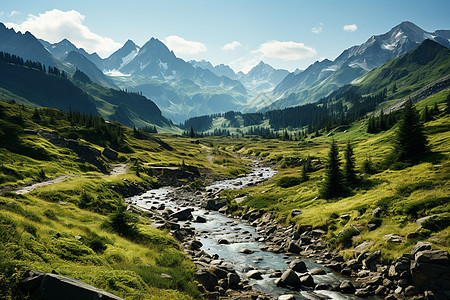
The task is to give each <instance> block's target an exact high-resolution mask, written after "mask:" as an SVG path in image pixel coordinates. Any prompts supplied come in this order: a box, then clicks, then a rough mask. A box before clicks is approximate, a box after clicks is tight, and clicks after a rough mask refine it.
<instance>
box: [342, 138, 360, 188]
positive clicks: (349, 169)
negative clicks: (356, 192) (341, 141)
mask: <svg viewBox="0 0 450 300" xmlns="http://www.w3.org/2000/svg"><path fill="white" fill-rule="evenodd" d="M344 158H345V165H344V178H345V182H346V183H347V184H348V185H350V186H351V185H354V184H356V182H357V178H356V171H355V156H354V153H353V148H352V145H351V144H350V140H349V141H348V142H347V147H346V148H345V152H344Z"/></svg>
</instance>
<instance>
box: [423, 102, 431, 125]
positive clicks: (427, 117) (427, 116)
mask: <svg viewBox="0 0 450 300" xmlns="http://www.w3.org/2000/svg"><path fill="white" fill-rule="evenodd" d="M422 119H423V121H424V122H428V121H429V120H430V112H429V111H428V105H425V108H424V109H423V115H422Z"/></svg>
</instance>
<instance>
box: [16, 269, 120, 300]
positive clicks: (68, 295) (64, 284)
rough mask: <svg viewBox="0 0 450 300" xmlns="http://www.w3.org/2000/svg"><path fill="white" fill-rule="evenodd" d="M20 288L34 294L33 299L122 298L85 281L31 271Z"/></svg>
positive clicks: (118, 299)
mask: <svg viewBox="0 0 450 300" xmlns="http://www.w3.org/2000/svg"><path fill="white" fill-rule="evenodd" d="M20 286H21V289H22V290H23V291H25V292H27V293H32V294H33V295H34V297H33V299H46V300H60V299H64V300H79V299H92V300H123V299H122V298H120V297H117V296H115V295H113V294H111V293H108V292H105V291H103V290H100V289H98V288H96V287H93V286H92V285H89V284H87V283H85V282H82V281H79V280H75V279H72V278H69V277H64V276H60V275H56V274H50V273H41V272H36V271H31V272H30V276H29V277H27V278H25V279H24V280H23V281H22V282H21V285H20Z"/></svg>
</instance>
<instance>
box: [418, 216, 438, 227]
mask: <svg viewBox="0 0 450 300" xmlns="http://www.w3.org/2000/svg"><path fill="white" fill-rule="evenodd" d="M436 217H437V215H431V216H426V217H423V218H419V219H417V220H416V224H417V226H419V227H422V223H423V222H425V221H426V220H428V219H432V218H436Z"/></svg>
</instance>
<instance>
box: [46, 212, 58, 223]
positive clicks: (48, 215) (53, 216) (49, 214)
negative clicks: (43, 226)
mask: <svg viewBox="0 0 450 300" xmlns="http://www.w3.org/2000/svg"><path fill="white" fill-rule="evenodd" d="M44 216H46V217H47V218H49V219H51V220H54V221H57V220H58V216H57V215H56V213H55V212H54V211H53V210H51V209H47V210H45V211H44Z"/></svg>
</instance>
